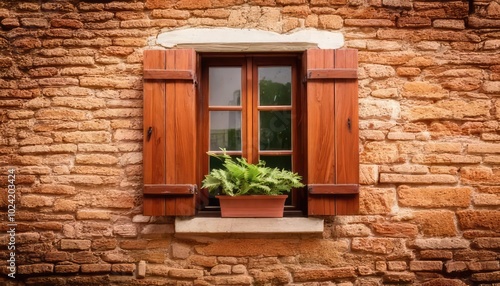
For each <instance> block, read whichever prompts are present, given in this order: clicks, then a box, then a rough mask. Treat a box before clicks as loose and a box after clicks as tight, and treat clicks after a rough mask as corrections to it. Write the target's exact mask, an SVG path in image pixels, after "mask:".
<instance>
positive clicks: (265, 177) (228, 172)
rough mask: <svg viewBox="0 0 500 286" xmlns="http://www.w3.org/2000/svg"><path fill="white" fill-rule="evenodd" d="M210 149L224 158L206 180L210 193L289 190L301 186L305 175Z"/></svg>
mask: <svg viewBox="0 0 500 286" xmlns="http://www.w3.org/2000/svg"><path fill="white" fill-rule="evenodd" d="M221 150H222V151H224V153H223V154H214V153H208V155H210V156H212V157H215V158H218V159H220V160H222V161H223V162H224V163H223V166H224V168H223V169H213V170H212V171H211V172H210V174H208V175H206V176H205V179H204V180H203V182H202V183H203V186H202V187H203V188H206V189H208V191H209V192H210V193H211V194H218V193H219V192H220V193H221V194H223V195H228V196H242V195H280V194H283V193H286V192H290V190H291V189H292V188H300V187H303V186H304V185H303V184H302V183H301V180H302V177H301V176H300V175H298V174H297V173H293V172H291V171H288V170H285V169H282V170H280V169H278V168H270V167H266V162H264V161H262V160H260V161H259V163H258V164H250V163H248V162H247V160H246V159H244V158H236V160H233V159H232V158H231V156H229V155H227V154H226V152H225V149H221Z"/></svg>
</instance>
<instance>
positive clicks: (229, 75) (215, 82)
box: [208, 67, 241, 106]
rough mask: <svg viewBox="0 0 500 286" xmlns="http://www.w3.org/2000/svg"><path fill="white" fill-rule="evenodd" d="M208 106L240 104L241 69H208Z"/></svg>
mask: <svg viewBox="0 0 500 286" xmlns="http://www.w3.org/2000/svg"><path fill="white" fill-rule="evenodd" d="M208 73H209V75H208V78H209V84H208V86H209V89H210V90H209V97H210V99H209V101H210V106H239V105H240V104H241V99H240V96H241V67H210V68H209V71H208Z"/></svg>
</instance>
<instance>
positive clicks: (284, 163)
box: [260, 155, 292, 171]
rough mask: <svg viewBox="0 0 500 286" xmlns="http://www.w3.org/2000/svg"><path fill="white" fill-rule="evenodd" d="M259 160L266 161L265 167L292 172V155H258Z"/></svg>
mask: <svg viewBox="0 0 500 286" xmlns="http://www.w3.org/2000/svg"><path fill="white" fill-rule="evenodd" d="M260 160H264V161H266V166H267V167H271V168H278V169H285V170H289V171H291V170H292V155H279V156H272V155H260Z"/></svg>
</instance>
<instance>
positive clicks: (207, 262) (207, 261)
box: [188, 255, 218, 267]
mask: <svg viewBox="0 0 500 286" xmlns="http://www.w3.org/2000/svg"><path fill="white" fill-rule="evenodd" d="M188 260H189V261H190V262H191V263H192V264H194V265H198V266H203V267H215V266H216V265H217V264H218V262H217V257H215V256H202V255H190V256H189V257H188Z"/></svg>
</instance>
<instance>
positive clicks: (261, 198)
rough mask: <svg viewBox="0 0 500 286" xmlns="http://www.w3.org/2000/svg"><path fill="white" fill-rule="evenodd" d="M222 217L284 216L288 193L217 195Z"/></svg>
mask: <svg viewBox="0 0 500 286" xmlns="http://www.w3.org/2000/svg"><path fill="white" fill-rule="evenodd" d="M216 197H217V198H218V199H219V202H220V209H221V216H222V217H283V211H284V209H285V200H286V198H287V197H288V196H287V195H279V196H266V195H250V196H235V197H231V196H216Z"/></svg>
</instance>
